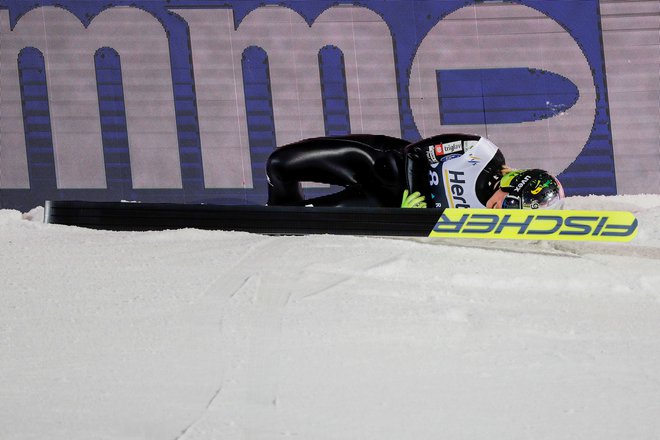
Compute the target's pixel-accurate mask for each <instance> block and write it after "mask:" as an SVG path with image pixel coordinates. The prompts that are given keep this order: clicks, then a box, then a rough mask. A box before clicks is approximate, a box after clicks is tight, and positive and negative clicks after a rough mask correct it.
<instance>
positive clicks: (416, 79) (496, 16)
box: [410, 4, 596, 173]
mask: <svg viewBox="0 0 660 440" xmlns="http://www.w3.org/2000/svg"><path fill="white" fill-rule="evenodd" d="M517 67H523V68H525V67H526V68H531V69H542V70H546V71H549V72H553V73H556V74H559V75H562V76H564V77H566V78H568V79H569V80H570V81H572V82H573V83H574V84H575V85H576V86H577V88H578V90H579V98H578V100H577V102H576V103H575V105H573V106H572V107H571V108H570V109H568V110H566V111H565V112H562V113H559V114H557V115H556V116H554V117H552V118H548V119H542V120H537V121H532V122H521V123H517V124H490V125H487V126H485V125H443V124H442V123H441V120H440V111H439V103H438V88H437V79H436V71H437V70H439V69H492V68H517ZM410 101H411V108H412V113H413V117H414V119H415V123H416V124H417V128H418V129H419V132H420V134H421V135H422V136H423V137H428V136H432V135H435V134H438V133H443V132H448V131H452V132H470V133H478V134H481V135H485V136H487V137H488V138H489V139H491V140H492V141H493V142H495V144H497V145H498V146H499V147H500V148H501V149H502V151H503V153H504V155H505V157H506V158H507V162H508V163H509V165H511V166H514V167H521V168H522V167H537V168H544V169H546V170H548V171H550V172H552V173H559V172H561V171H563V170H564V169H566V168H567V167H568V165H570V164H571V163H572V162H573V161H574V160H575V158H576V157H577V156H578V155H579V153H580V151H581V150H582V148H583V147H584V145H585V144H586V142H587V140H588V139H589V136H590V134H591V130H592V128H593V124H594V118H595V112H596V87H595V84H594V80H593V75H592V72H591V69H590V66H589V63H588V62H587V59H586V58H585V56H584V54H583V52H582V50H581V49H580V47H579V46H578V44H577V43H576V41H575V40H574V39H573V37H571V35H570V34H568V32H567V31H566V30H565V29H564V28H562V27H561V26H560V25H559V24H558V23H557V22H556V21H554V20H553V19H552V18H550V17H547V16H546V15H544V14H542V13H541V12H539V11H537V10H535V9H532V8H530V7H527V6H522V5H511V4H487V5H484V4H479V5H473V6H466V7H464V8H461V9H459V10H457V11H456V12H453V13H452V14H449V15H448V16H447V17H445V18H443V19H442V20H441V21H440V22H439V23H438V24H437V25H435V27H433V29H431V31H430V32H429V33H428V35H427V36H426V37H425V38H424V39H423V41H422V43H421V44H420V46H419V48H418V49H417V53H416V54H415V58H414V60H413V65H412V68H411V72H410Z"/></svg>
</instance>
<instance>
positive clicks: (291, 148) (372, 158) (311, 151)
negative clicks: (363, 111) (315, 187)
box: [266, 134, 504, 207]
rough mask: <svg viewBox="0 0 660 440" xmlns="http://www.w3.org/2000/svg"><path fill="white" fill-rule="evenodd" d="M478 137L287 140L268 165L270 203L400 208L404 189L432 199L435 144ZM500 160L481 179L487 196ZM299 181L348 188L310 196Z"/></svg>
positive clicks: (500, 163) (331, 137) (494, 162)
mask: <svg viewBox="0 0 660 440" xmlns="http://www.w3.org/2000/svg"><path fill="white" fill-rule="evenodd" d="M479 139H480V136H475V135H466V134H443V135H438V136H433V137H431V138H427V139H423V140H421V141H419V142H416V143H413V144H411V143H410V142H408V141H406V140H404V139H399V138H395V137H389V136H383V135H370V134H357V135H347V136H328V137H318V138H311V139H304V140H302V141H299V142H295V143H292V144H288V145H285V146H282V147H280V148H278V149H277V150H275V151H274V152H273V153H272V154H271V156H270V157H269V159H268V162H267V165H266V174H267V177H268V182H269V185H268V205H296V206H301V205H313V206H378V207H400V206H401V200H402V195H403V191H404V190H405V189H408V190H409V191H411V192H412V191H420V192H421V193H422V194H423V195H425V196H426V197H427V200H430V199H431V198H432V197H433V194H432V191H434V190H432V189H431V188H430V187H429V183H428V172H429V169H430V166H431V165H432V164H433V162H435V163H437V162H438V161H437V160H435V159H434V157H433V153H432V152H433V151H434V148H436V146H437V145H442V143H449V142H456V141H477V140H479ZM459 143H460V142H459ZM496 159H497V160H495V158H494V159H493V164H489V166H488V167H486V169H485V170H484V171H483V172H482V174H483V175H484V176H483V177H482V176H480V177H479V179H477V186H478V187H479V188H478V190H479V191H480V192H481V193H482V194H483V197H485V199H486V200H487V198H488V197H490V195H492V193H493V192H494V189H493V188H492V182H491V180H492V179H491V176H492V175H495V174H498V175H499V171H500V169H501V166H502V165H503V164H504V157H503V156H502V154H501V152H499V151H498V155H497V156H496ZM300 182H318V183H326V184H330V185H338V186H341V187H344V189H343V190H340V191H339V192H337V193H334V194H330V195H327V196H322V197H317V198H314V199H305V197H304V194H303V191H302V188H301V185H300ZM481 187H483V188H481ZM436 191H437V190H436ZM481 198H482V197H480V199H481ZM484 203H485V202H484ZM429 207H435V205H433V206H431V205H430V204H429Z"/></svg>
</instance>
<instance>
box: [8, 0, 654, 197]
mask: <svg viewBox="0 0 660 440" xmlns="http://www.w3.org/2000/svg"><path fill="white" fill-rule="evenodd" d="M601 14H602V11H601V5H600V3H599V2H598V1H597V0H562V1H556V0H520V1H515V2H513V1H511V2H508V1H507V2H502V1H466V0H443V1H436V0H428V1H427V0H413V1H409V0H405V1H404V0H388V1H383V0H362V1H353V2H350V3H346V4H342V3H341V2H340V3H337V2H336V1H335V0H330V1H326V0H314V1H307V0H305V1H302V0H284V1H282V0H277V1H269V0H266V1H264V0H259V1H252V0H240V1H239V0H235V1H232V0H227V1H222V2H219V1H210V0H206V1H203V0H167V1H157V0H150V1H146V0H143V1H140V0H131V1H122V0H117V1H114V2H112V3H108V2H105V1H93V0H85V1H81V0H57V1H45V0H40V1H37V2H24V1H18V0H0V42H1V45H0V75H1V78H2V87H1V93H2V95H1V97H0V111H1V112H2V113H1V115H2V117H3V118H2V119H3V121H2V123H1V125H0V129H1V131H0V207H2V208H17V209H29V208H31V207H34V206H37V205H41V204H43V202H44V200H46V199H54V200H58V199H84V200H139V201H160V202H162V201H169V202H184V203H202V202H205V203H222V204H237V203H240V204H245V203H248V204H263V203H265V200H266V194H267V193H266V185H267V183H266V179H265V173H264V166H265V161H266V158H267V157H268V155H269V154H270V152H272V151H273V150H274V149H275V148H277V146H280V145H283V144H286V143H290V142H294V141H296V140H299V139H302V138H306V137H312V136H321V135H325V134H333V135H334V134H347V133H379V134H387V135H391V136H397V137H402V138H405V139H407V140H410V141H416V140H419V139H421V138H423V137H429V136H432V135H434V134H439V133H441V132H471V133H477V134H481V135H485V136H487V137H489V138H490V139H491V140H493V141H494V142H495V143H496V144H497V145H499V146H500V148H501V149H502V151H503V152H504V154H505V156H506V157H507V161H508V162H509V163H510V165H511V166H514V167H529V166H534V167H541V168H545V169H548V170H549V171H551V172H554V173H557V174H558V175H559V177H560V179H561V181H562V182H563V184H564V186H565V190H566V192H567V194H568V195H587V194H604V195H611V194H616V193H617V158H616V157H615V156H616V154H615V153H616V151H615V142H614V137H613V130H612V127H613V120H612V116H611V113H612V112H611V108H610V105H611V104H610V103H609V102H608V96H609V95H608V83H607V78H606V74H607V68H606V67H607V66H606V53H607V50H606V47H604V38H603V35H604V33H603V27H602V21H601ZM633 49H634V48H633ZM633 49H631V51H634V50H633ZM652 70H653V69H652V68H651V69H650V70H649V72H651V73H649V74H648V75H650V76H648V78H649V79H648V83H649V84H650V85H649V86H648V87H647V88H648V89H649V90H650V91H651V92H652V93H657V89H658V87H657V84H654V80H655V76H653V75H655V73H653V71H652ZM641 71H642V72H644V71H645V70H644V69H642V70H641ZM651 98H652V97H651ZM651 102H652V101H651ZM652 110H653V108H652ZM656 110H657V108H656ZM650 120H652V115H651V118H650ZM624 122H625V121H624ZM650 124H653V122H650ZM653 130H654V128H653V127H651V132H650V134H648V135H647V137H651V138H652V136H653V134H654V133H655V132H654V131H653ZM656 143H657V140H656ZM651 146H652V147H653V145H651ZM651 150H652V152H653V149H651ZM625 172H630V169H626V170H625ZM648 175H651V176H652V178H653V179H657V178H658V177H657V176H658V175H660V170H655V169H650V170H648V172H647V177H648ZM642 177H643V176H642ZM642 188H643V185H642V184H639V185H631V186H629V187H627V188H626V189H625V190H626V191H627V192H631V191H638V190H641V189H642ZM651 189H652V190H655V186H652V188H651ZM658 189H660V185H658ZM308 191H311V192H322V191H325V189H323V188H309V189H308Z"/></svg>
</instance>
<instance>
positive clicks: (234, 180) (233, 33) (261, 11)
mask: <svg viewBox="0 0 660 440" xmlns="http://www.w3.org/2000/svg"><path fill="white" fill-rule="evenodd" d="M172 12H174V13H176V14H178V15H180V16H181V17H183V18H184V19H185V20H186V22H187V23H188V27H189V29H190V40H191V46H192V52H193V66H194V71H195V87H196V90H197V104H198V114H199V124H200V135H201V143H202V155H203V157H204V180H205V184H206V187H207V188H212V187H242V186H244V185H246V186H248V187H251V185H252V181H251V178H250V177H249V176H245V177H244V176H243V175H242V172H243V171H244V172H246V173H249V172H250V167H249V149H248V139H247V122H246V115H245V100H244V95H243V77H242V72H241V69H240V67H241V56H242V54H243V51H244V50H245V49H246V48H248V47H250V46H258V47H261V48H262V49H264V50H265V51H266V53H267V54H268V61H269V70H270V82H271V90H272V99H273V114H274V119H275V138H276V140H277V143H278V144H279V145H284V144H287V143H290V142H295V141H297V140H300V139H303V138H307V137H313V136H322V135H323V134H324V123H323V105H322V102H321V78H320V75H319V60H318V56H319V51H320V50H321V49H322V48H323V47H325V46H329V45H331V46H335V47H337V48H339V49H340V50H341V51H342V52H343V54H344V63H345V70H346V83H347V84H346V87H347V94H348V107H349V114H350V123H351V129H352V132H353V133H379V134H386V135H390V136H401V129H400V123H399V107H398V92H397V86H396V73H395V67H394V66H395V60H394V49H393V47H394V46H393V42H392V35H391V33H390V30H389V28H388V26H387V24H386V23H385V22H384V21H383V19H382V18H381V17H380V16H379V15H378V14H376V13H375V12H373V11H371V10H369V9H366V8H363V7H357V6H351V5H342V6H335V7H331V8H329V9H327V10H325V11H324V12H323V13H322V14H321V15H319V16H318V18H316V20H315V21H314V23H313V24H312V25H311V26H309V25H308V24H307V23H306V22H305V20H304V19H303V17H301V16H300V15H299V14H298V13H297V12H295V11H293V10H291V9H289V8H286V7H282V6H268V7H261V8H257V9H255V10H254V11H252V12H250V13H249V14H248V15H247V16H246V17H245V18H244V19H243V20H242V21H241V23H240V24H239V26H238V29H236V30H234V14H233V11H232V10H231V9H210V10H204V9H172ZM356 21H359V22H360V26H355V22H356ZM365 78H368V80H365ZM246 164H248V165H246Z"/></svg>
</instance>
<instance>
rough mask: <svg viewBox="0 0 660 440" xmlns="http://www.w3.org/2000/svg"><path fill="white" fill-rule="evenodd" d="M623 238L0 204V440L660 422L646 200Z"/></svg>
mask: <svg viewBox="0 0 660 440" xmlns="http://www.w3.org/2000/svg"><path fill="white" fill-rule="evenodd" d="M566 207H567V208H570V209H599V210H628V211H632V212H633V213H635V215H636V216H637V218H638V219H639V225H640V226H639V233H638V236H637V237H636V238H635V239H634V240H633V241H632V242H630V243H611V244H599V243H596V244H594V243H577V242H541V241H539V242H526V241H516V242H503V241H499V242H497V243H494V242H487V241H482V242H472V241H457V240H432V239H387V238H374V237H371V238H369V237H348V236H303V237H273V236H262V235H256V234H247V233H238V232H223V231H199V230H192V229H186V230H178V231H165V232H139V233H137V232H108V231H93V230H87V229H82V228H76V227H67V226H60V225H46V224H43V222H42V218H43V209H42V208H36V209H34V210H32V211H30V212H29V213H20V212H17V211H11V210H0V249H1V251H0V292H1V294H0V372H2V374H0V390H2V399H0V419H1V423H0V438H2V439H43V438H48V439H66V440H71V439H81V440H83V439H84V440H89V439H158V440H160V439H177V438H178V439H186V440H190V439H198V440H207V439H208V440H211V439H237V440H238V439H249V440H252V439H269V440H270V439H289V438H300V439H315V440H325V439H328V440H330V439H332V440H335V439H336V440H345V439H373V440H376V439H378V440H389V439H392V440H395V439H396V440H400V439H415V440H420V439H429V440H430V439H439V438H446V439H484V440H492V439H498V438H500V439H522V438H525V439H536V440H538V439H563V438H577V439H599V440H603V439H612V440H620V439H622V438H625V439H628V440H630V439H649V438H657V437H658V436H659V435H660V419H659V418H658V417H657V415H658V414H660V338H659V337H658V335H659V334H660V195H639V196H616V197H596V196H591V197H572V198H568V199H567V203H566Z"/></svg>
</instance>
